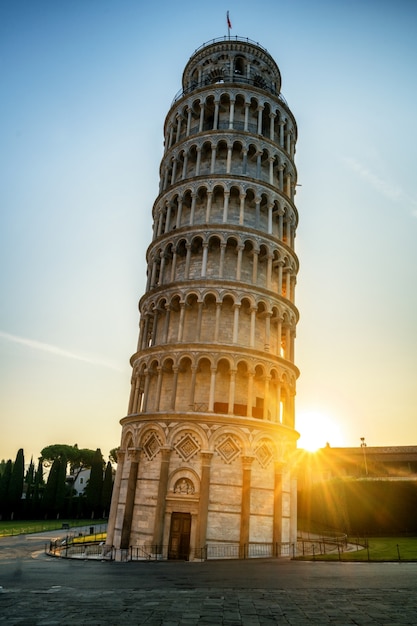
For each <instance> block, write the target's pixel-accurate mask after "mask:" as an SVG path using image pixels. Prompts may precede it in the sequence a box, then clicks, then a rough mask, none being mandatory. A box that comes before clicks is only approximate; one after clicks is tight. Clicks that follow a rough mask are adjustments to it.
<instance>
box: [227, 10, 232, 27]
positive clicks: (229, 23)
mask: <svg viewBox="0 0 417 626" xmlns="http://www.w3.org/2000/svg"><path fill="white" fill-rule="evenodd" d="M226 17H227V28H232V22H231V21H230V17H229V11H228V12H227V14H226Z"/></svg>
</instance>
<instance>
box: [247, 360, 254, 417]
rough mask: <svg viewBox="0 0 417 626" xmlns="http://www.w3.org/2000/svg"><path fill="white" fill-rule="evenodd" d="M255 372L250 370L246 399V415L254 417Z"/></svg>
mask: <svg viewBox="0 0 417 626" xmlns="http://www.w3.org/2000/svg"><path fill="white" fill-rule="evenodd" d="M254 375H255V374H254V372H253V371H252V370H251V371H249V372H248V396H247V401H246V417H252V395H253V377H254Z"/></svg>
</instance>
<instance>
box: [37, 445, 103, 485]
mask: <svg viewBox="0 0 417 626" xmlns="http://www.w3.org/2000/svg"><path fill="white" fill-rule="evenodd" d="M94 454H95V452H94V450H90V449H89V448H79V447H78V445H77V444H76V443H75V444H74V445H73V446H69V445H68V444H65V443H55V444H53V445H50V446H46V447H45V448H43V449H42V450H41V459H42V460H43V461H44V462H45V463H49V464H52V463H53V462H54V461H55V459H64V458H65V459H66V461H67V464H68V463H69V471H70V474H71V475H72V476H73V477H74V480H76V478H77V476H78V474H79V473H80V472H81V471H82V470H83V469H86V468H88V467H91V464H92V462H93V458H94Z"/></svg>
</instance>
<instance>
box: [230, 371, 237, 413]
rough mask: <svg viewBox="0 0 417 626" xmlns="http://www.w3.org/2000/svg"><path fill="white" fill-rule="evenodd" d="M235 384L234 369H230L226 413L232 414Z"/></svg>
mask: <svg viewBox="0 0 417 626" xmlns="http://www.w3.org/2000/svg"><path fill="white" fill-rule="evenodd" d="M235 385H236V370H230V382H229V398H228V406H229V408H228V414H229V415H233V412H234V408H235Z"/></svg>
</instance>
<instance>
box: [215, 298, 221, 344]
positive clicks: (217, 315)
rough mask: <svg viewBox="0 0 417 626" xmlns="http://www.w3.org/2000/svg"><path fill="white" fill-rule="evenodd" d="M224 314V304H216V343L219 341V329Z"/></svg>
mask: <svg viewBox="0 0 417 626" xmlns="http://www.w3.org/2000/svg"><path fill="white" fill-rule="evenodd" d="M221 312H222V304H221V302H216V323H215V326H214V341H215V342H217V341H218V340H219V328H220V316H221Z"/></svg>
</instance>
